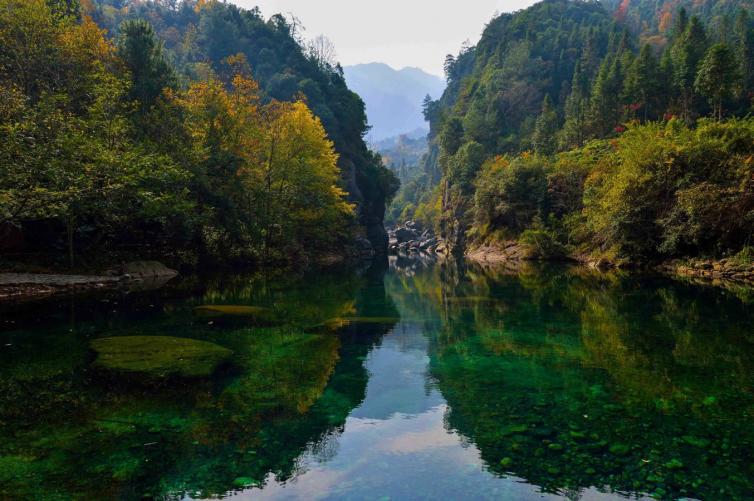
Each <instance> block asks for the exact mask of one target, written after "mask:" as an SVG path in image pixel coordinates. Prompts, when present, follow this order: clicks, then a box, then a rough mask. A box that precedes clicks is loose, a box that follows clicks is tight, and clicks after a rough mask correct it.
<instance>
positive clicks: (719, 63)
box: [694, 43, 740, 120]
mask: <svg viewBox="0 0 754 501" xmlns="http://www.w3.org/2000/svg"><path fill="white" fill-rule="evenodd" d="M739 78H740V74H739V64H738V62H737V61H736V58H735V56H734V54H733V51H732V50H731V49H730V47H728V46H727V45H726V44H723V43H719V44H715V45H713V46H712V47H710V49H709V50H708V51H707V54H706V55H705V56H704V59H702V61H701V63H700V64H699V72H698V73H697V76H696V81H695V82H694V87H695V88H696V90H697V91H698V92H699V93H700V94H702V95H703V96H705V97H706V98H707V99H709V102H710V104H711V105H712V116H714V117H715V118H717V119H718V120H722V118H723V105H724V103H725V101H726V100H728V99H730V98H731V97H733V92H734V90H735V89H736V87H737V86H738V81H739Z"/></svg>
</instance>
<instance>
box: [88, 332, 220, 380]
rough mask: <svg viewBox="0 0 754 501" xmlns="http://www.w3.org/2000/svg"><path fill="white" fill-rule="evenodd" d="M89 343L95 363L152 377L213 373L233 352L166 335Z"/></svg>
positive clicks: (100, 340)
mask: <svg viewBox="0 0 754 501" xmlns="http://www.w3.org/2000/svg"><path fill="white" fill-rule="evenodd" d="M90 347H91V348H92V350H94V351H95V352H96V353H97V359H96V360H95V361H94V365H95V366H96V367H99V368H101V369H105V370H108V371H113V372H118V373H127V374H136V375H141V376H146V377H150V378H155V377H156V378H165V377H171V376H180V377H206V376H210V375H211V374H212V373H213V372H215V370H216V369H217V368H218V366H220V364H222V363H223V362H226V361H227V360H228V359H230V357H231V356H232V355H233V352H232V351H231V350H229V349H227V348H223V347H222V346H218V345H216V344H214V343H208V342H206V341H198V340H196V339H185V338H176V337H167V336H124V337H109V338H101V339H95V340H94V341H92V342H91V343H90Z"/></svg>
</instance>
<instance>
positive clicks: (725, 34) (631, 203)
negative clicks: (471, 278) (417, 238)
mask: <svg viewBox="0 0 754 501" xmlns="http://www.w3.org/2000/svg"><path fill="white" fill-rule="evenodd" d="M712 3H716V2H712ZM745 3H746V2H739V3H737V4H736V5H732V4H726V9H725V12H726V13H731V15H732V13H735V21H734V23H733V25H732V28H731V29H729V30H724V31H722V30H719V29H715V28H714V27H713V26H711V25H710V24H709V23H710V22H711V20H710V19H708V18H706V17H705V18H700V17H697V16H693V15H690V14H689V13H688V12H687V11H686V10H684V9H682V8H680V9H678V10H677V11H674V12H673V19H672V26H671V27H670V28H669V29H668V30H667V37H668V39H667V43H665V44H661V45H660V46H658V45H657V44H653V45H652V44H649V43H642V41H641V38H640V35H641V33H638V32H636V31H635V30H633V28H632V26H631V25H630V23H628V24H626V23H624V22H622V20H621V19H620V16H618V18H616V16H615V12H614V11H613V10H612V9H611V6H610V5H602V4H598V3H595V2H581V1H567V0H546V1H544V2H541V3H538V4H536V5H534V6H532V7H530V8H529V9H526V10H524V11H520V12H517V13H514V14H504V15H502V16H500V17H498V18H496V19H494V20H493V21H491V22H490V24H489V25H488V26H487V27H486V29H485V31H484V34H483V35H482V38H481V40H480V42H479V44H478V45H477V46H475V47H468V48H465V49H464V50H462V51H461V53H460V54H459V55H458V56H455V57H454V56H448V58H447V60H446V71H447V78H448V82H449V86H448V89H447V90H446V92H445V94H444V95H443V96H442V98H441V99H440V100H438V101H435V102H427V103H426V104H425V113H426V115H427V118H428V119H429V120H430V123H431V132H430V148H431V151H430V154H429V155H428V156H427V158H426V161H425V166H424V168H425V173H426V178H427V180H428V181H427V182H426V183H425V185H424V188H423V190H417V196H416V199H414V200H408V201H407V202H408V203H412V204H415V205H416V209H415V211H414V212H413V213H412V214H407V215H406V216H407V217H413V218H416V219H419V220H420V221H421V222H423V223H425V225H433V226H435V227H436V229H437V230H438V231H439V232H441V233H442V235H443V236H444V237H445V238H446V240H447V241H448V243H449V245H450V246H451V247H452V248H455V249H456V250H463V249H464V248H465V247H466V246H467V244H469V243H470V244H471V245H480V244H482V243H487V242H490V241H504V240H508V239H514V240H520V239H522V238H523V240H525V241H527V242H529V244H530V246H531V247H536V252H538V253H541V254H545V255H549V254H551V253H553V254H557V253H564V252H571V253H573V252H581V253H583V252H586V253H590V254H599V255H604V256H609V257H610V258H611V259H612V260H614V261H621V260H632V259H655V258H669V257H674V256H678V255H697V254H700V253H711V254H718V255H721V254H729V253H735V252H737V251H739V250H741V249H742V248H743V247H744V246H746V245H748V244H749V242H750V238H751V230H752V227H753V226H752V225H753V224H754V193H752V186H751V175H752V169H753V167H752V162H751V158H752V156H751V155H752V154H754V137H753V134H754V121H753V120H752V119H744V120H738V121H736V120H731V119H730V118H731V117H734V116H741V117H743V116H746V115H747V114H748V113H750V112H751V110H752V96H753V94H752V92H754V31H753V24H752V19H751V18H750V17H749V15H748V13H747V11H746V10H745V9H740V10H737V7H743V6H745ZM626 5H633V2H632V3H631V4H629V3H626ZM606 7H607V8H606ZM720 7H721V6H717V7H716V8H714V9H712V10H713V11H714V12H723V11H722V10H721V9H720ZM636 9H638V10H636ZM699 9H700V6H699V5H697V9H696V10H698V11H699V12H705V11H704V10H699ZM644 11H645V9H643V8H642V7H641V4H639V5H637V6H636V7H635V9H634V8H633V7H632V8H630V9H628V10H627V11H626V15H628V14H629V13H633V12H644ZM714 19H717V17H715V18H714ZM705 117H709V118H705ZM565 152H570V153H565ZM700 152H703V153H702V154H700ZM647 183H648V184H647ZM650 186H651V188H650ZM649 193H651V195H648V194H649ZM606 214H610V216H609V218H608V219H603V218H604V217H605V215H606ZM545 241H546V242H547V244H546V245H545Z"/></svg>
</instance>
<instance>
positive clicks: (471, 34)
mask: <svg viewBox="0 0 754 501" xmlns="http://www.w3.org/2000/svg"><path fill="white" fill-rule="evenodd" d="M232 1H233V2H234V3H236V4H238V5H240V6H243V7H247V8H251V7H254V6H255V5H258V6H259V7H260V8H261V9H262V13H263V14H264V16H265V17H269V16H270V15H272V14H275V13H278V12H279V13H282V14H286V15H287V14H288V13H292V14H294V15H295V16H296V17H297V18H299V19H300V20H301V22H302V23H303V25H304V27H305V28H306V31H305V32H304V37H305V38H307V39H310V38H314V37H316V36H317V35H326V36H327V37H328V38H330V40H332V41H333V43H334V44H335V48H336V50H337V52H338V60H339V61H340V62H341V63H342V64H343V65H344V66H347V65H352V64H358V63H371V62H383V63H387V64H389V65H390V66H393V67H395V68H397V69H400V68H403V67H405V66H415V67H418V68H421V69H423V70H425V71H428V72H430V73H434V74H436V75H439V76H441V75H442V64H443V60H444V59H445V55H446V54H448V53H452V54H455V53H457V52H458V50H459V49H460V48H461V44H462V43H463V42H464V41H465V40H470V41H471V42H472V43H476V42H477V41H478V40H479V36H480V35H481V33H482V30H483V29H484V25H485V24H486V23H487V22H489V20H490V19H492V16H493V14H494V13H495V11H499V12H511V11H515V10H518V9H521V8H524V7H527V6H529V5H531V4H533V3H534V2H535V0H465V1H461V2H459V1H458V0H232Z"/></svg>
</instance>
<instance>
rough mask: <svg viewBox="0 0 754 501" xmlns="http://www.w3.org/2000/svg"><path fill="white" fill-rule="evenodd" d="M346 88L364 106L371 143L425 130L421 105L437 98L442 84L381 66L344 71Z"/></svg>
mask: <svg viewBox="0 0 754 501" xmlns="http://www.w3.org/2000/svg"><path fill="white" fill-rule="evenodd" d="M344 72H345V77H346V83H347V84H348V87H349V88H350V89H351V90H353V91H354V92H356V93H357V94H359V95H360V96H361V98H362V99H363V100H364V102H365V103H366V107H367V117H368V119H369V123H370V125H371V126H372V129H371V131H370V132H369V136H368V137H369V139H370V140H371V141H380V140H382V139H386V138H389V137H394V136H398V135H400V134H404V133H406V132H410V131H413V130H415V129H418V128H423V129H426V127H427V124H426V122H425V120H424V116H423V115H422V101H423V100H424V98H425V96H426V95H427V94H429V95H430V96H432V97H433V98H437V97H439V96H440V95H441V94H442V92H443V90H444V89H445V82H444V81H443V80H442V79H441V78H439V77H436V76H434V75H430V74H429V73H425V72H424V71H422V70H420V69H418V68H403V69H402V70H395V69H393V68H391V67H390V66H388V65H386V64H383V63H370V64H359V65H356V66H347V67H345V68H344Z"/></svg>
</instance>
